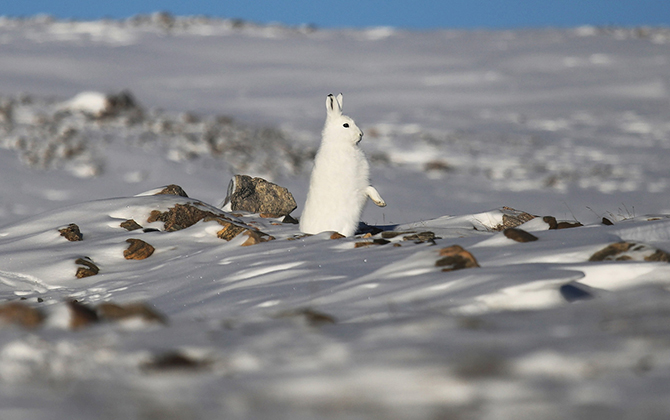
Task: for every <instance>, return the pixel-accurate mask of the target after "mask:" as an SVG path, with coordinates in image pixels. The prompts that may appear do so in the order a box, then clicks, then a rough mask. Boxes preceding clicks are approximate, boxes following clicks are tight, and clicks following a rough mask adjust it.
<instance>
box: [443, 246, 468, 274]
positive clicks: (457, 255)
mask: <svg viewBox="0 0 670 420" xmlns="http://www.w3.org/2000/svg"><path fill="white" fill-rule="evenodd" d="M439 255H440V256H442V257H443V258H440V259H439V260H437V261H436V262H435V266H436V267H445V268H443V269H442V271H454V270H461V269H464V268H475V267H479V263H478V262H477V260H476V259H475V257H474V256H473V255H472V254H471V253H470V252H468V251H466V250H465V249H463V247H461V246H460V245H452V246H449V247H446V248H442V249H441V250H440V253H439Z"/></svg>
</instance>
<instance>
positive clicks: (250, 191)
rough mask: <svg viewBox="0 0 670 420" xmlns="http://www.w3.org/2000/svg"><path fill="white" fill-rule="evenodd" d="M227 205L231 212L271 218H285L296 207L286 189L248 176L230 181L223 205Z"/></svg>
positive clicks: (236, 176)
mask: <svg viewBox="0 0 670 420" xmlns="http://www.w3.org/2000/svg"><path fill="white" fill-rule="evenodd" d="M228 203H230V208H231V210H232V211H246V212H249V213H260V214H263V215H265V216H266V217H273V218H274V217H282V216H287V215H288V214H289V213H291V212H292V211H293V210H295V209H296V207H298V206H297V204H296V203H295V199H294V198H293V195H292V194H291V193H290V192H289V191H288V190H287V189H286V188H284V187H280V186H279V185H277V184H273V183H271V182H268V181H266V180H264V179H263V178H252V177H250V176H248V175H235V177H234V178H233V179H232V180H231V181H230V184H229V185H228V194H227V196H226V199H225V201H224V205H227V204H228Z"/></svg>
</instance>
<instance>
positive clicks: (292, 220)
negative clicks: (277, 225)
mask: <svg viewBox="0 0 670 420" xmlns="http://www.w3.org/2000/svg"><path fill="white" fill-rule="evenodd" d="M282 223H289V224H292V225H297V224H298V223H300V222H299V221H298V220H297V219H295V218H294V217H291V215H290V214H287V215H286V216H284V220H282Z"/></svg>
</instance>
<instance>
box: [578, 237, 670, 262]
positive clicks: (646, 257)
mask: <svg viewBox="0 0 670 420" xmlns="http://www.w3.org/2000/svg"><path fill="white" fill-rule="evenodd" d="M589 261H591V262H597V261H650V262H670V254H668V253H667V252H665V251H663V250H660V249H657V248H654V247H652V246H649V245H646V244H640V243H635V242H616V243H613V244H610V245H608V246H606V247H605V248H603V249H601V250H600V251H598V252H596V253H594V254H593V255H591V257H590V258H589Z"/></svg>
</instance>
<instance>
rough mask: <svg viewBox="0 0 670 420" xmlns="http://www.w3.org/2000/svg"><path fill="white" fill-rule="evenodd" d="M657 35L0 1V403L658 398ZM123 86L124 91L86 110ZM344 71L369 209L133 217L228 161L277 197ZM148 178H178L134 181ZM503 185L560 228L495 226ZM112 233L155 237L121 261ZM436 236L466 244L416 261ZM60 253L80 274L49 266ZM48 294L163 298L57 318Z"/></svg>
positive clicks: (441, 411) (108, 405) (667, 39)
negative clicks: (52, 14) (130, 311)
mask: <svg viewBox="0 0 670 420" xmlns="http://www.w3.org/2000/svg"><path fill="white" fill-rule="evenodd" d="M669 43H670V36H668V31H667V30H666V29H664V28H659V29H650V28H640V29H639V30H638V31H634V30H625V29H616V28H614V29H608V28H605V29H601V28H593V27H581V28H576V29H573V30H570V29H567V30H554V29H545V30H533V31H504V32H502V31H495V32H489V31H432V32H406V31H401V30H396V29H393V28H371V29H368V30H360V31H359V30H341V31H323V30H314V29H312V28H286V27H282V26H279V25H273V26H267V27H263V26H257V25H253V24H250V23H245V22H233V21H226V20H210V19H206V18H174V19H173V18H171V17H169V16H165V15H153V16H150V17H146V18H143V17H138V18H134V19H131V20H128V21H122V22H121V21H99V22H59V21H52V20H50V19H44V18H39V19H37V18H36V19H28V20H22V21H19V20H12V19H1V20H0V56H2V57H3V59H2V60H0V148H2V153H0V175H1V177H2V180H3V182H2V183H0V301H1V302H0V303H2V304H4V303H6V302H23V303H24V304H26V305H28V306H30V307H33V308H38V309H40V310H41V311H42V312H43V313H44V315H45V316H46V321H45V323H44V324H43V325H42V326H39V327H37V328H24V327H20V326H17V325H3V326H2V329H1V330H0V332H1V334H0V418H3V419H24V418H30V419H47V418H48V419H64V418H81V419H84V418H92V417H95V418H101V419H108V418H109V419H116V418H129V419H144V418H155V417H159V416H160V417H167V418H170V417H174V418H254V419H262V418H272V419H283V418H286V419H289V418H290V419H303V418H304V419H309V418H328V419H338V418H342V419H344V418H386V419H395V418H398V419H399V418H414V419H423V418H426V419H434V418H478V419H493V418H495V419H506V418H519V417H523V418H556V419H562V418H565V419H572V418H587V417H588V418H590V419H609V418H614V417H618V418H658V419H661V418H665V417H666V415H667V412H668V411H669V410H670V407H669V405H668V391H667V389H668V387H667V384H668V381H669V380H670V363H668V360H670V352H669V350H668V349H669V347H668V338H669V337H670V336H669V335H668V332H669V330H668V325H669V324H668V317H667V314H668V313H670V304H669V302H670V300H669V297H670V295H669V290H670V289H669V287H670V266H669V265H668V262H664V261H647V260H645V258H648V257H649V256H650V255H651V254H653V253H654V252H656V251H657V250H663V251H670V207H669V205H668V200H667V196H668V189H669V188H670V173H669V172H668V165H667V162H668V159H669V158H670V123H668V121H669V119H668V116H669V109H670V108H669V107H670V101H669V98H668V95H669V92H668V88H667V83H668V78H667V64H668V62H670V51H668V45H669ZM123 89H129V90H130V91H131V92H132V94H133V96H134V98H135V99H136V100H137V101H138V103H139V105H140V107H141V108H140V109H136V108H130V109H125V110H121V111H119V113H118V114H114V115H107V113H109V112H110V110H109V108H108V99H109V96H108V95H110V94H116V93H118V92H120V91H122V90H123ZM340 91H341V92H343V93H345V94H346V96H347V114H349V115H351V116H352V117H353V118H354V119H356V121H357V123H358V124H359V125H360V127H361V128H362V130H363V131H364V132H365V136H364V137H363V141H362V143H361V147H362V148H363V149H364V150H365V151H366V153H367V155H368V158H369V160H370V162H371V167H372V182H373V184H374V185H375V186H376V187H377V189H378V190H379V191H380V193H381V195H382V196H384V198H385V199H386V200H387V202H388V206H387V207H385V208H383V209H379V208H376V207H374V206H368V207H367V208H366V210H365V213H364V215H363V219H364V221H365V222H366V223H368V224H369V225H375V226H378V227H380V228H381V229H383V230H384V232H381V233H376V234H374V235H372V236H369V237H365V236H363V235H358V236H356V237H352V238H342V239H330V237H331V235H330V233H323V234H319V235H313V236H304V235H302V234H301V233H300V232H299V231H298V228H297V225H293V224H289V223H282V220H281V219H268V218H262V217H260V216H259V215H257V214H248V213H244V212H241V213H239V214H236V215H235V216H230V214H229V213H225V214H227V215H228V216H230V217H232V218H233V220H235V223H245V224H247V225H249V226H251V227H252V228H256V229H258V230H260V231H262V232H264V233H266V234H268V235H271V236H272V237H274V239H273V240H270V241H268V242H262V243H259V244H256V245H253V246H241V245H242V243H244V242H245V240H246V237H244V236H239V237H237V238H234V239H232V240H231V241H229V242H227V241H225V240H223V239H219V238H218V237H217V236H216V234H217V232H218V231H219V230H220V229H221V225H219V224H218V223H217V222H215V221H207V222H206V221H200V222H198V223H196V224H195V225H193V226H190V227H188V228H186V229H182V230H178V231H175V232H168V231H165V229H164V226H163V224H162V223H161V222H153V223H150V222H148V221H147V218H148V217H149V215H150V214H151V211H153V210H159V211H166V210H167V209H169V208H171V207H173V206H175V205H176V204H182V205H183V204H192V205H197V206H204V207H206V208H207V209H209V210H210V211H212V212H215V213H217V214H218V213H219V212H221V210H219V209H218V206H220V205H222V204H223V198H224V197H225V195H226V187H227V185H228V182H229V180H230V179H231V177H232V175H234V174H235V173H245V174H249V175H253V176H264V177H266V178H268V179H270V180H272V181H273V182H276V183H278V184H280V185H282V186H285V187H288V188H289V190H290V191H291V192H292V193H293V194H294V196H295V198H296V201H297V202H298V204H299V207H298V209H297V210H296V211H294V216H299V215H300V212H301V211H302V205H303V203H304V200H305V195H306V190H307V183H308V177H309V172H310V169H311V159H312V158H313V154H314V152H315V151H316V148H317V147H318V142H319V140H320V134H319V132H320V130H321V127H322V125H323V119H324V115H323V114H324V113H323V97H324V96H325V95H327V94H328V93H339V92H340ZM103 113H105V115H103ZM172 183H175V184H179V185H180V186H181V187H183V188H184V190H185V191H186V192H187V193H188V195H189V197H179V196H170V195H154V194H155V193H156V192H157V191H160V190H161V189H162V186H164V185H167V184H172ZM198 203H205V204H198ZM504 206H511V207H514V208H516V209H518V210H522V211H525V212H529V213H531V214H534V215H538V216H548V215H551V216H554V217H556V218H557V219H558V221H575V220H578V221H580V222H581V223H583V224H584V225H585V226H582V227H574V228H569V229H560V230H555V229H549V224H548V222H546V221H545V220H543V219H542V217H537V218H535V219H532V220H530V221H527V222H526V223H524V224H522V225H520V226H518V228H521V229H523V230H525V231H527V232H531V233H532V234H533V235H534V236H536V237H537V238H538V240H537V241H534V242H527V243H521V242H516V241H514V240H512V239H510V238H508V237H507V236H506V235H505V234H504V233H503V232H501V231H500V230H499V228H498V227H499V226H500V225H502V224H503V223H504V222H505V220H506V219H505V218H506V217H508V216H509V215H510V214H511V213H510V212H511V210H509V209H508V208H506V207H504ZM603 217H605V218H607V219H608V220H609V221H611V222H613V224H612V225H604V224H603V223H602V218H603ZM127 219H134V220H135V221H136V222H138V223H139V224H140V225H142V227H143V228H144V230H142V229H140V230H134V231H127V230H125V229H123V228H122V227H121V226H120V223H121V222H123V221H125V220H127ZM71 223H76V224H77V226H78V227H79V228H80V230H81V232H82V234H83V240H82V241H77V242H69V241H67V240H66V239H65V238H64V237H63V236H61V235H60V233H59V229H62V228H64V227H66V226H68V225H69V224H71ZM426 232H432V233H433V234H434V239H430V235H428V234H427V233H426ZM421 233H423V236H415V237H411V236H410V235H413V234H421ZM421 238H423V239H421ZM127 239H141V240H142V241H145V242H147V243H149V244H151V245H152V246H153V247H154V248H155V251H154V253H153V254H152V255H151V256H149V257H148V258H146V259H144V260H126V259H125V258H124V254H123V251H124V250H125V249H127V248H128V243H127V242H126V240H127ZM620 242H627V243H632V244H635V246H632V247H631V248H630V249H629V250H627V251H626V252H625V253H623V254H617V255H616V256H614V257H612V258H609V259H604V260H602V261H590V260H591V257H592V256H593V255H594V254H595V253H596V252H598V251H600V250H602V249H604V248H606V247H607V246H609V245H611V244H615V243H620ZM451 245H459V246H461V247H463V248H464V249H465V250H467V251H469V252H470V253H471V254H472V255H473V256H474V257H475V258H476V260H477V263H478V264H479V267H475V268H466V269H461V270H454V271H443V270H442V268H443V267H438V266H436V261H437V260H438V259H440V258H442V256H441V255H440V250H441V249H443V248H446V247H448V246H451ZM622 256H623V257H625V260H617V259H616V258H617V257H622ZM83 257H88V258H89V259H90V260H91V261H93V262H95V263H96V264H97V265H98V266H99V268H100V271H99V273H98V274H97V275H93V276H89V277H84V278H77V277H75V273H76V270H77V267H78V264H77V263H75V261H76V260H77V259H78V258H83ZM566 286H567V287H568V289H567V290H570V289H569V288H573V293H575V292H574V290H575V289H576V290H579V291H580V293H577V294H576V295H575V296H580V297H581V298H582V299H581V300H575V301H574V302H569V301H568V300H569V299H568V297H566V296H564V293H565V290H566V289H565V287H566ZM72 299H76V300H77V301H78V302H79V303H80V304H82V305H85V306H87V307H91V308H93V307H97V306H98V305H99V304H101V303H103V302H114V303H117V304H128V303H133V302H142V303H144V304H145V305H146V306H147V307H148V308H151V309H152V310H154V311H157V312H158V313H160V314H162V315H164V316H165V318H166V319H167V323H166V324H165V325H163V324H161V323H157V322H151V321H146V320H142V319H140V318H138V317H135V318H130V319H127V320H125V321H122V322H112V321H103V322H100V323H96V324H93V325H91V326H88V327H84V328H79V329H76V330H73V329H72V328H71V326H72V322H73V321H72V320H73V317H74V312H73V309H72V305H73V303H72Z"/></svg>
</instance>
